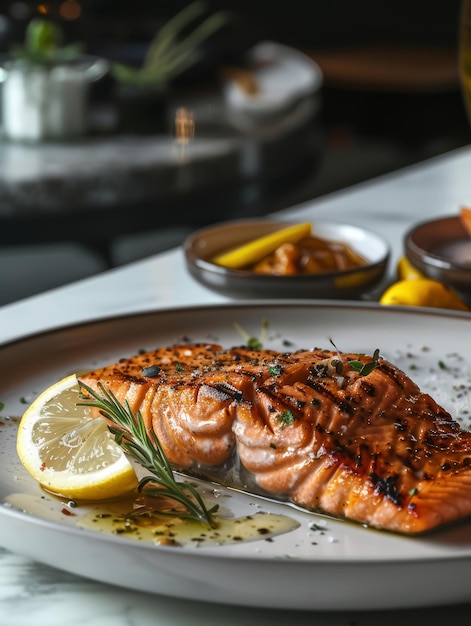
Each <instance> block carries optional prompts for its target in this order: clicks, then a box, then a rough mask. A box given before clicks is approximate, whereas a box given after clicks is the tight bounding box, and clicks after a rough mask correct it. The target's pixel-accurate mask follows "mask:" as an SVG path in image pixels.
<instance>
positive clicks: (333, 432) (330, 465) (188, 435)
mask: <svg viewBox="0 0 471 626" xmlns="http://www.w3.org/2000/svg"><path fill="white" fill-rule="evenodd" d="M78 378H79V383H80V382H83V383H85V384H86V385H88V386H90V387H91V388H92V389H95V390H96V391H98V392H99V386H98V384H99V383H101V384H103V386H104V387H105V388H106V389H107V390H109V391H111V392H112V393H113V394H114V395H115V396H116V398H117V399H118V400H119V401H120V402H124V401H125V400H127V401H128V402H129V405H130V408H131V409H132V411H133V412H137V411H138V410H140V411H141V414H142V416H143V419H144V421H145V424H146V427H147V428H148V429H149V431H151V430H153V431H154V432H155V434H156V435H157V437H158V439H159V441H160V443H161V445H162V448H163V450H164V452H165V454H166V455H167V457H168V459H169V461H170V462H171V464H172V466H173V467H174V468H175V469H177V470H180V471H185V472H187V473H190V474H193V475H198V476H203V477H207V478H210V479H211V480H216V481H219V482H221V483H224V484H226V485H231V486H234V487H238V488H241V489H244V490H247V491H251V492H253V493H257V494H263V495H267V496H269V497H271V498H273V499H276V500H280V501H287V502H290V503H292V504H295V505H297V506H299V507H301V508H303V509H307V510H310V511H318V512H322V513H325V514H328V515H332V516H335V517H339V518H344V519H348V520H351V521H355V522H358V523H361V524H364V525H368V526H371V527H375V528H381V529H385V530H390V531H394V532H400V533H407V534H416V533H422V532H426V531H430V530H432V529H436V528H438V527H440V526H442V525H444V524H448V523H450V522H455V521H458V520H460V519H463V518H465V517H467V516H469V515H471V433H469V432H468V431H465V430H463V429H462V428H461V427H460V426H459V424H458V423H457V422H456V421H455V420H453V419H452V417H451V415H450V414H449V413H448V412H447V411H445V410H444V409H443V408H442V407H440V406H439V405H438V404H437V403H436V402H435V401H434V400H433V398H431V397H430V395H428V394H426V393H423V392H421V390H420V389H419V387H418V386H417V385H416V384H415V383H414V382H413V381H412V380H411V379H410V378H409V377H408V376H407V375H406V374H405V373H404V372H403V371H401V370H400V369H399V368H398V367H396V366H395V365H393V364H392V363H390V362H389V361H387V360H385V359H384V358H382V357H380V356H379V355H373V356H368V355H362V354H348V353H339V352H337V351H333V350H323V349H313V350H300V351H295V352H286V353H282V352H276V351H272V350H252V349H249V348H247V347H234V348H231V349H223V348H222V346H220V345H217V344H191V345H190V344H188V345H186V344H185V345H176V346H171V347H165V348H159V349H157V350H155V351H152V352H147V353H145V354H139V355H136V356H133V357H132V358H126V359H122V360H120V361H119V362H117V363H114V364H113V365H109V366H107V367H104V368H101V369H97V370H95V371H92V372H89V373H87V374H84V375H81V376H79V377H78Z"/></svg>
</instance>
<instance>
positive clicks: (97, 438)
mask: <svg viewBox="0 0 471 626" xmlns="http://www.w3.org/2000/svg"><path fill="white" fill-rule="evenodd" d="M80 401H81V397H80V391H79V386H78V383H77V379H76V377H75V375H71V376H67V377H66V378H63V379H62V380H60V381H58V382H56V383H54V384H53V385H51V386H50V387H48V388H47V389H46V390H45V391H43V392H42V393H41V394H40V395H39V396H38V397H37V398H36V400H34V402H33V403H32V404H31V405H30V406H29V407H28V409H27V410H26V411H25V413H24V415H23V417H22V419H21V421H20V425H19V428H18V435H17V442H16V449H17V453H18V456H19V458H20V460H21V462H22V463H23V465H24V467H25V468H26V470H27V471H28V472H29V473H30V474H31V476H33V478H35V479H36V480H37V481H38V482H39V483H40V485H41V486H42V487H43V488H44V489H46V490H47V491H50V492H52V493H54V494H56V495H60V496H63V497H66V498H71V499H77V500H106V499H110V498H116V497H119V496H123V495H125V494H127V493H130V492H132V491H133V490H134V489H135V488H136V487H137V484H138V479H137V476H136V473H135V471H134V468H133V466H132V464H131V463H130V461H129V460H128V458H127V456H126V455H125V453H124V451H123V449H122V448H121V447H120V446H119V445H118V443H116V441H115V440H114V438H113V435H112V434H111V432H110V431H109V429H108V426H107V422H106V420H105V419H104V418H101V417H97V418H93V417H92V416H91V413H90V409H89V408H88V407H86V406H78V405H77V403H78V402H80Z"/></svg>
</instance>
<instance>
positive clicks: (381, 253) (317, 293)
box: [184, 220, 390, 299]
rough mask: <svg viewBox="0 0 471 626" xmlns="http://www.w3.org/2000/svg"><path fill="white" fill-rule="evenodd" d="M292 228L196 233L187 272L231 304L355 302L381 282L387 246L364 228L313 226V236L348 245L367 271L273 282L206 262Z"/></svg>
mask: <svg viewBox="0 0 471 626" xmlns="http://www.w3.org/2000/svg"><path fill="white" fill-rule="evenodd" d="M298 223H299V222H298ZM292 224H293V222H280V221H270V220H245V221H236V222H226V223H222V224H217V225H215V226H213V227H211V228H205V229H202V230H198V231H197V232H195V233H193V234H192V235H190V236H189V237H188V238H187V239H186V241H185V242H184V253H185V259H186V265H187V268H188V270H189V272H190V274H191V275H192V276H193V277H194V278H195V279H196V280H197V281H199V282H200V283H201V284H203V285H204V286H205V287H208V288H209V289H211V290H213V291H216V292H218V293H220V294H223V295H226V296H229V297H233V298H298V299H299V298H308V299H310V298H326V299H330V298H342V299H347V298H357V297H358V296H361V295H364V294H366V293H368V292H369V291H371V290H372V289H373V288H374V287H375V286H376V285H377V284H378V283H379V282H380V281H381V279H382V278H383V276H384V274H385V271H386V269H387V265H388V261H389V256H390V248H389V245H388V243H387V242H386V240H385V239H383V238H382V237H380V236H379V235H377V234H376V233H374V232H372V231H369V230H366V229H364V228H359V227H358V226H352V225H350V224H341V223H336V222H324V221H319V222H317V221H316V222H315V224H314V228H313V231H314V232H315V234H316V235H318V236H319V237H322V238H324V239H330V240H334V241H341V242H343V243H346V244H348V245H349V246H351V247H352V249H353V250H355V251H356V252H358V253H359V254H361V255H362V256H364V257H366V258H367V260H368V264H367V265H365V266H362V267H360V268H356V269H350V270H345V271H338V272H326V273H319V274H302V275H301V274H299V275H294V276H271V275H265V274H258V273H255V272H252V271H249V270H233V269H228V268H226V267H221V266H220V265H217V264H215V263H212V262H211V261H210V260H209V259H211V258H213V257H214V256H215V255H217V254H219V253H221V252H223V251H225V250H227V249H229V248H231V247H233V246H239V245H242V244H244V243H247V242H249V241H252V240H254V239H256V238H258V237H261V236H263V235H266V234H269V233H272V232H274V231H276V230H279V229H280V228H283V227H286V226H290V225H292Z"/></svg>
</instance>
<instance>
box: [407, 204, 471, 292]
mask: <svg viewBox="0 0 471 626" xmlns="http://www.w3.org/2000/svg"><path fill="white" fill-rule="evenodd" d="M405 253H406V256H407V258H408V259H409V261H410V262H411V263H412V265H414V266H415V267H417V269H419V270H420V271H421V272H422V273H423V274H425V275H426V276H428V277H430V278H435V279H436V280H440V281H441V282H443V283H445V284H446V285H448V286H449V287H452V288H454V289H455V290H456V291H458V292H459V293H460V295H462V296H464V298H465V299H466V300H468V301H469V300H470V298H471V237H470V236H469V235H468V233H467V231H466V229H465V228H464V226H463V224H462V223H461V220H460V218H459V217H456V216H454V217H440V218H438V219H435V220H431V221H428V222H421V223H420V224H417V225H416V226H414V228H412V229H411V230H410V231H409V232H408V233H407V234H406V237H405Z"/></svg>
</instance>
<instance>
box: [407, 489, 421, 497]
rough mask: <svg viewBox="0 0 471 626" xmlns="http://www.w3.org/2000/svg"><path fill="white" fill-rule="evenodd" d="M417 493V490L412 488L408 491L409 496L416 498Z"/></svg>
mask: <svg viewBox="0 0 471 626" xmlns="http://www.w3.org/2000/svg"><path fill="white" fill-rule="evenodd" d="M418 493H419V490H418V489H417V487H413V488H412V489H411V490H410V491H409V495H410V496H416V495H417V494H418Z"/></svg>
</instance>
